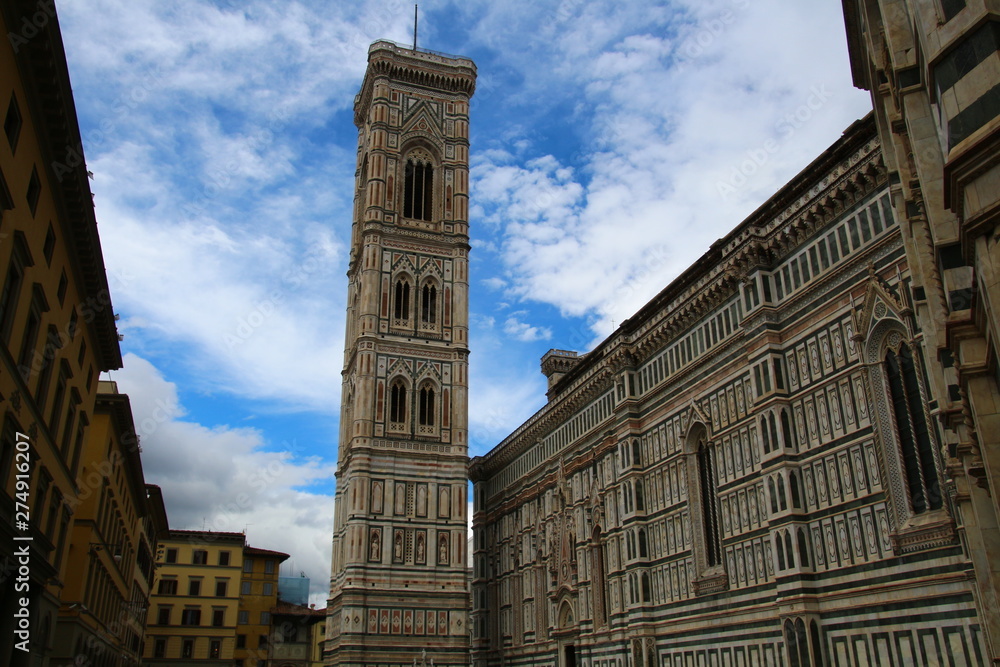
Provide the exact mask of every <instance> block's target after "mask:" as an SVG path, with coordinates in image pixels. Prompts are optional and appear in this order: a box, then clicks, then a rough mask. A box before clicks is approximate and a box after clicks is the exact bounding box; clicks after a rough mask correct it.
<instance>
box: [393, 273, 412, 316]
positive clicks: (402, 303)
mask: <svg viewBox="0 0 1000 667" xmlns="http://www.w3.org/2000/svg"><path fill="white" fill-rule="evenodd" d="M393 317H395V318H396V319H397V320H408V319H410V283H408V282H406V281H405V280H397V281H396V300H395V307H394V311H393Z"/></svg>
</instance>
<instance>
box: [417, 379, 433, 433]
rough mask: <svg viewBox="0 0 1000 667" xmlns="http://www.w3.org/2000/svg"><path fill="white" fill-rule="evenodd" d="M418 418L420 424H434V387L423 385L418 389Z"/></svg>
mask: <svg viewBox="0 0 1000 667" xmlns="http://www.w3.org/2000/svg"><path fill="white" fill-rule="evenodd" d="M419 419H420V425H421V426H434V388H433V387H426V386H425V387H423V388H422V389H421V390H420V411H419Z"/></svg>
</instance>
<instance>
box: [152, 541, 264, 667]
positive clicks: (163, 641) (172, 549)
mask: <svg viewBox="0 0 1000 667" xmlns="http://www.w3.org/2000/svg"><path fill="white" fill-rule="evenodd" d="M244 543H245V537H244V535H243V533H221V532H212V531H203V530H171V531H170V532H169V534H168V537H167V538H166V539H163V540H161V541H160V544H159V549H158V550H157V553H156V564H157V573H156V583H155V589H154V592H153V594H152V595H151V598H150V612H149V616H148V620H147V627H146V644H145V651H144V653H143V660H144V662H145V663H146V664H149V665H195V664H197V665H213V664H216V665H231V664H232V663H233V651H234V648H235V644H236V614H237V607H238V605H239V602H240V597H239V587H240V578H241V576H240V575H241V571H242V568H243V547H244Z"/></svg>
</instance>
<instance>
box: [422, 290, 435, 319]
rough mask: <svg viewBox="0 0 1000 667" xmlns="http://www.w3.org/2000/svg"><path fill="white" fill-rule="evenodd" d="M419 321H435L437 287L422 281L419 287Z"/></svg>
mask: <svg viewBox="0 0 1000 667" xmlns="http://www.w3.org/2000/svg"><path fill="white" fill-rule="evenodd" d="M420 321H421V322H424V323H425V324H434V323H436V322H437V287H436V286H435V285H434V284H433V283H424V286H423V287H422V288H421V289H420Z"/></svg>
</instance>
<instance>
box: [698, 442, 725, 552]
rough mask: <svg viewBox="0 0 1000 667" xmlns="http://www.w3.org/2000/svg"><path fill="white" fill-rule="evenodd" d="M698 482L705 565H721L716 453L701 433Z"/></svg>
mask: <svg viewBox="0 0 1000 667" xmlns="http://www.w3.org/2000/svg"><path fill="white" fill-rule="evenodd" d="M697 456H698V482H699V486H700V487H701V520H702V521H701V522H702V533H703V538H704V543H705V563H706V565H707V566H708V567H715V566H717V565H721V564H722V545H721V544H720V542H719V510H718V504H717V502H716V497H717V496H718V488H717V485H716V480H717V479H718V477H717V475H716V469H717V468H716V451H715V447H713V446H711V445H710V444H709V443H708V438H707V435H706V434H705V432H704V431H702V433H701V435H700V437H699V438H698V454H697Z"/></svg>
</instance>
